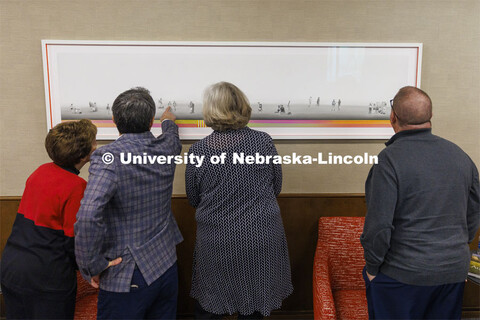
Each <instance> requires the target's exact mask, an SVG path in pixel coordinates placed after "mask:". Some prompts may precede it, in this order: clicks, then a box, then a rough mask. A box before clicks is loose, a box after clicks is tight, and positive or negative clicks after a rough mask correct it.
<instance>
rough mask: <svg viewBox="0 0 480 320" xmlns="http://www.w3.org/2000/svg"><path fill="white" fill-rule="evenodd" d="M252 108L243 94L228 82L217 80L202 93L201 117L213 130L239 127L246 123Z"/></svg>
mask: <svg viewBox="0 0 480 320" xmlns="http://www.w3.org/2000/svg"><path fill="white" fill-rule="evenodd" d="M251 114H252V108H251V107H250V103H249V102H248V99H247V97H246V96H245V94H244V93H243V92H242V91H241V90H240V89H239V88H237V87H236V86H235V85H233V84H231V83H229V82H218V83H215V84H213V85H211V86H210V87H208V88H207V89H205V93H204V94H203V119H204V121H205V124H206V125H207V126H209V127H211V128H212V129H213V130H217V131H225V130H228V129H234V130H236V129H240V128H243V127H245V126H246V125H247V123H248V121H249V120H250V115H251Z"/></svg>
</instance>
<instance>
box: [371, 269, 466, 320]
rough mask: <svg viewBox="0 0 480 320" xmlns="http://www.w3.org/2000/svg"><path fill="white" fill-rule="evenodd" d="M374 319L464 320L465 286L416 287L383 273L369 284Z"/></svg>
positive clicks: (461, 283) (453, 284) (463, 284)
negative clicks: (461, 319)
mask: <svg viewBox="0 0 480 320" xmlns="http://www.w3.org/2000/svg"><path fill="white" fill-rule="evenodd" d="M363 280H365V286H366V289H367V302H368V315H369V318H370V319H460V318H461V316H462V300H463V289H464V287H465V282H464V281H462V282H459V283H452V284H444V285H438V286H414V285H408V284H404V283H401V282H399V281H397V280H395V279H392V278H390V277H388V276H386V275H385V274H383V273H381V272H379V273H378V274H377V276H376V277H375V279H373V280H372V281H369V280H368V277H367V275H366V272H365V268H364V269H363Z"/></svg>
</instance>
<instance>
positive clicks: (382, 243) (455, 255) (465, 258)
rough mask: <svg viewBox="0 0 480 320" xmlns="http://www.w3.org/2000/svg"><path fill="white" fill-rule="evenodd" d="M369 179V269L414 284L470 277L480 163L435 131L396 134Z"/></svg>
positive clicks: (479, 211)
mask: <svg viewBox="0 0 480 320" xmlns="http://www.w3.org/2000/svg"><path fill="white" fill-rule="evenodd" d="M386 145H387V147H386V148H385V149H384V150H383V151H382V152H380V154H379V155H378V164H376V165H374V166H373V167H372V168H371V169H370V172H369V174H368V178H367V181H366V183H365V195H366V200H367V215H366V218H365V226H364V230H363V234H362V236H361V239H360V240H361V243H362V246H363V248H364V252H365V261H366V266H367V271H368V273H370V274H372V275H376V274H377V273H378V272H379V271H380V272H382V273H383V274H385V275H387V276H389V277H391V278H393V279H395V280H397V281H400V282H402V283H406V284H410V285H421V286H432V285H441V284H447V283H456V282H461V281H464V280H465V278H466V276H467V272H468V266H469V261H470V251H469V246H468V244H469V243H470V242H471V241H472V240H473V238H474V236H475V233H476V231H477V229H478V226H479V219H480V189H479V180H478V171H477V168H476V167H475V164H474V163H473V162H472V160H471V159H470V158H469V157H468V155H467V154H465V152H463V151H462V150H461V149H460V148H459V147H458V146H457V145H455V144H454V143H452V142H449V141H447V140H445V139H442V138H440V137H437V136H435V135H433V134H432V133H431V129H419V130H407V131H401V132H398V133H397V134H395V135H394V136H393V137H392V138H391V139H390V140H389V141H388V142H387V143H386Z"/></svg>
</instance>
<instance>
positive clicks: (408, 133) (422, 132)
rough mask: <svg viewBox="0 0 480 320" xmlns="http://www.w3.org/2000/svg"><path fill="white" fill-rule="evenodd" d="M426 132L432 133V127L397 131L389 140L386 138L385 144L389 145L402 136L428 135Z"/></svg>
mask: <svg viewBox="0 0 480 320" xmlns="http://www.w3.org/2000/svg"><path fill="white" fill-rule="evenodd" d="M428 134H432V128H423V129H412V130H403V131H399V132H397V133H395V134H394V135H393V137H391V138H390V140H388V141H387V142H386V143H385V145H386V146H389V145H391V144H392V143H394V142H395V141H396V140H398V139H402V138H404V137H410V136H414V135H416V136H420V135H421V136H424V135H428Z"/></svg>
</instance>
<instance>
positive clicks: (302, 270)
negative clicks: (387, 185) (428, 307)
mask: <svg viewBox="0 0 480 320" xmlns="http://www.w3.org/2000/svg"><path fill="white" fill-rule="evenodd" d="M19 202H20V197H0V226H1V242H0V245H1V246H0V252H1V251H2V250H3V248H4V246H5V243H6V240H7V238H8V236H9V234H10V230H11V226H12V224H13V220H14V218H15V215H16V212H17V209H18V205H19ZM278 202H279V205H280V209H281V211H282V217H283V223H284V226H285V232H286V235H287V241H288V248H289V253H290V262H291V267H292V280H293V286H294V292H293V294H292V295H291V296H290V297H288V298H287V299H286V300H285V301H284V303H283V306H282V310H281V312H286V313H299V312H307V313H309V312H311V311H312V310H313V305H312V269H313V258H314V254H315V247H316V242H317V228H318V219H319V218H320V217H323V216H364V215H365V212H366V204H365V197H364V195H363V194H282V195H280V197H279V198H278ZM172 208H173V212H174V215H175V218H176V219H177V222H178V225H179V227H180V230H181V232H182V234H183V237H184V241H183V242H182V243H181V244H179V245H178V248H177V253H178V266H179V308H178V313H179V314H190V313H192V312H193V306H194V301H193V299H192V298H190V297H189V291H190V281H191V275H192V272H191V270H192V256H193V247H194V243H195V230H196V224H195V210H194V209H193V208H192V207H191V206H190V205H189V204H188V200H187V199H186V197H185V196H174V197H173V199H172ZM475 246H476V242H475V243H472V248H474V247H475ZM479 288H480V287H479V286H476V285H473V284H470V283H467V286H466V289H465V297H464V303H463V306H464V311H468V312H474V313H476V314H478V311H480V295H479V291H480V289H479Z"/></svg>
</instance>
